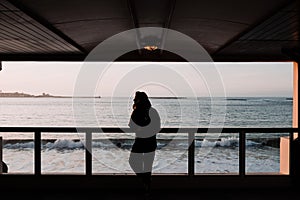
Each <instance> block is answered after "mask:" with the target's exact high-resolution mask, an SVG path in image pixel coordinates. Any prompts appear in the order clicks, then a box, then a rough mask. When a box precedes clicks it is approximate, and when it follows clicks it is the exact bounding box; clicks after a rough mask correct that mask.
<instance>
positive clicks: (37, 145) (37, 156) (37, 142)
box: [34, 131, 42, 175]
mask: <svg viewBox="0 0 300 200" xmlns="http://www.w3.org/2000/svg"><path fill="white" fill-rule="evenodd" d="M41 164H42V163H41V132H40V131H35V132H34V174H35V175H41Z"/></svg>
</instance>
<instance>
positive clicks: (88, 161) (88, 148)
mask: <svg viewBox="0 0 300 200" xmlns="http://www.w3.org/2000/svg"><path fill="white" fill-rule="evenodd" d="M85 174H86V175H92V133H91V132H89V131H87V132H86V133H85Z"/></svg>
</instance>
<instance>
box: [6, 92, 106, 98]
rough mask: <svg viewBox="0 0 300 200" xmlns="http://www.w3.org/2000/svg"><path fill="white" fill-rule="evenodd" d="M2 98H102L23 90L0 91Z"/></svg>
mask: <svg viewBox="0 0 300 200" xmlns="http://www.w3.org/2000/svg"><path fill="white" fill-rule="evenodd" d="M0 98H101V97H100V96H94V97H84V96H83V97H74V96H57V95H51V94H47V93H42V94H41V95H32V94H27V93H23V92H0Z"/></svg>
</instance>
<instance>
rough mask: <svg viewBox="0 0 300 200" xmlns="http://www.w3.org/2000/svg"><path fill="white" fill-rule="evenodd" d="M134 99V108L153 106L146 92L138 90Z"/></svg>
mask: <svg viewBox="0 0 300 200" xmlns="http://www.w3.org/2000/svg"><path fill="white" fill-rule="evenodd" d="M133 101H134V105H133V108H134V109H136V108H145V109H149V108H150V107H151V103H150V101H149V98H148V96H147V94H146V93H145V92H140V91H137V92H136V93H135V97H134V99H133Z"/></svg>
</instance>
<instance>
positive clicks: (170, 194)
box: [1, 188, 299, 200]
mask: <svg viewBox="0 0 300 200" xmlns="http://www.w3.org/2000/svg"><path fill="white" fill-rule="evenodd" d="M1 193H2V197H1V199H24V198H25V199H40V200H50V199H51V200H53V199H55V200H89V199H91V200H94V199H101V200H108V199H112V200H115V199H116V200H143V199H153V200H160V199H161V200H167V199H168V200H169V199H170V200H190V199H191V200H194V199H201V200H212V199H217V200H252V199H253V200H254V199H255V200H269V199H270V200H277V199H278V200H279V199H280V200H282V199H285V200H289V199H295V198H296V199H297V196H298V195H299V192H298V191H297V190H296V189H295V188H289V189H286V188H285V189H282V190H278V189H272V188H269V189H239V190H234V189H198V190H153V191H152V192H151V195H145V194H144V193H143V191H141V190H137V191H133V190H131V191H130V190H97V191H93V190H90V191H87V190H85V191H82V190H81V191H76V190H75V191H72V190H69V191H59V190H56V191H51V192H50V191H36V192H26V191H21V192H20V191H19V192H18V191H10V192H9V191H2V192H1Z"/></svg>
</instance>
